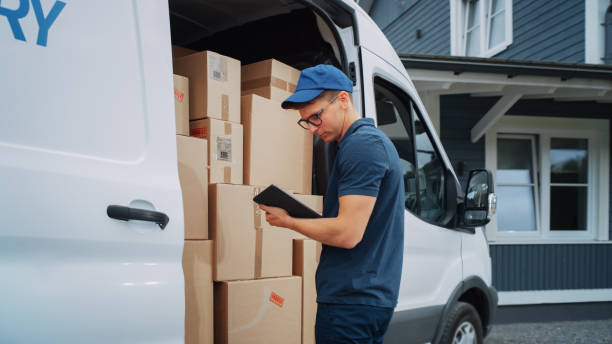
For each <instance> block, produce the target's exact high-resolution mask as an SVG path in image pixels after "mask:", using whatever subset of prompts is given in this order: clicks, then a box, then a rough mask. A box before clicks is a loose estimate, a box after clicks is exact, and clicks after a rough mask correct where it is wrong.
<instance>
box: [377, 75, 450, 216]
mask: <svg viewBox="0 0 612 344" xmlns="http://www.w3.org/2000/svg"><path fill="white" fill-rule="evenodd" d="M374 90H375V98H376V121H377V124H378V128H379V129H380V130H382V131H383V132H384V133H385V134H387V136H388V137H389V138H390V139H391V142H393V144H394V145H395V148H396V149H397V152H398V154H399V157H400V161H401V165H402V173H403V175H404V197H405V206H406V209H407V210H408V211H410V212H412V213H413V214H415V215H417V216H419V217H420V218H422V219H423V220H425V221H428V222H432V223H435V224H441V225H445V224H444V223H441V222H442V221H443V218H444V215H445V213H446V205H445V195H444V171H445V169H444V164H443V163H442V161H441V159H440V155H439V154H438V152H437V151H436V149H435V148H434V147H435V146H434V144H433V143H432V140H431V139H430V137H429V134H428V130H427V127H426V126H425V125H424V124H423V121H422V119H421V115H420V113H419V112H418V110H417V108H416V106H415V104H414V102H412V100H411V99H410V97H408V96H407V95H406V94H405V93H404V92H402V91H400V90H399V89H398V88H396V87H394V86H392V85H391V84H390V83H388V82H385V81H384V80H382V79H380V78H376V79H375V85H374ZM417 176H418V178H417ZM417 190H418V192H417Z"/></svg>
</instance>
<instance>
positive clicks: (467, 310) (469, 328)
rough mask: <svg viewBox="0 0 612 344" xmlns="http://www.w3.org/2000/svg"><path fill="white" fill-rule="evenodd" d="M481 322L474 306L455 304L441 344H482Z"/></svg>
mask: <svg viewBox="0 0 612 344" xmlns="http://www.w3.org/2000/svg"><path fill="white" fill-rule="evenodd" d="M482 332H483V331H482V322H481V321H480V316H479V315H478V312H477V311H476V309H475V308H474V306H472V305H470V304H469V303H465V302H457V303H456V304H455V305H454V306H453V308H452V309H451V311H450V313H449V316H448V318H447V322H446V324H445V326H444V333H443V334H442V338H441V340H440V343H441V344H482V340H483V338H482V337H483V335H482Z"/></svg>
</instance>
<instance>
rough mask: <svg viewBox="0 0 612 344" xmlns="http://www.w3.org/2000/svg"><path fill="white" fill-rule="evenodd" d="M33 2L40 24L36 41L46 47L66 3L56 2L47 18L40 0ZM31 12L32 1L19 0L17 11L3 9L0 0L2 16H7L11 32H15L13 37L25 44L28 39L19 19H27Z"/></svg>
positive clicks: (0, 0) (37, 20) (33, 0)
mask: <svg viewBox="0 0 612 344" xmlns="http://www.w3.org/2000/svg"><path fill="white" fill-rule="evenodd" d="M31 1H32V8H33V9H34V15H35V16H36V22H37V23H38V38H37V40H36V44H38V45H40V46H43V47H46V46H47V37H48V35H49V29H50V28H51V25H53V23H54V22H55V20H56V19H57V17H58V16H59V14H60V12H61V11H62V10H63V9H64V6H66V3H65V2H63V1H56V2H55V3H54V4H53V7H51V10H50V11H49V13H47V15H46V16H45V14H44V13H43V9H42V5H41V4H40V0H31ZM29 11H30V1H28V0H19V7H18V8H17V9H16V10H13V9H9V8H5V7H2V0H0V16H5V17H6V19H7V20H8V22H9V25H10V26H11V30H12V31H13V37H15V39H17V40H20V41H24V42H25V41H26V37H25V35H24V34H23V30H22V29H21V24H20V23H19V19H21V18H23V17H25V16H26V15H27V14H28V12H29Z"/></svg>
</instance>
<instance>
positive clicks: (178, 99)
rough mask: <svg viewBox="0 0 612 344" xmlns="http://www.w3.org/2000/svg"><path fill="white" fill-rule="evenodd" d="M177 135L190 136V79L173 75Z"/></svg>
mask: <svg viewBox="0 0 612 344" xmlns="http://www.w3.org/2000/svg"><path fill="white" fill-rule="evenodd" d="M173 80H174V116H175V119H176V134H177V135H184V136H189V79H187V78H186V77H184V76H180V75H176V74H174V75H173Z"/></svg>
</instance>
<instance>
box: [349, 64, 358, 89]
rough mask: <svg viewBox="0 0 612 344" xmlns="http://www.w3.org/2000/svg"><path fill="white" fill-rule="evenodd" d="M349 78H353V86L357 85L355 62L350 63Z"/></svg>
mask: <svg viewBox="0 0 612 344" xmlns="http://www.w3.org/2000/svg"><path fill="white" fill-rule="evenodd" d="M349 78H351V80H353V86H356V85H357V73H356V72H355V62H351V63H349Z"/></svg>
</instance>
